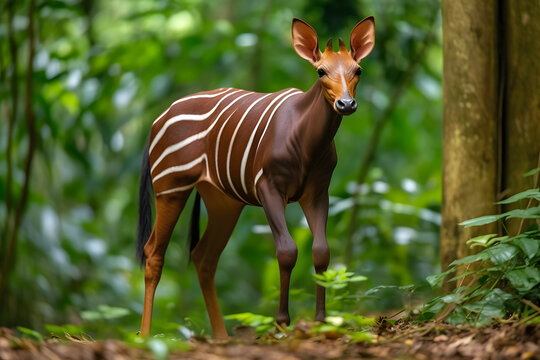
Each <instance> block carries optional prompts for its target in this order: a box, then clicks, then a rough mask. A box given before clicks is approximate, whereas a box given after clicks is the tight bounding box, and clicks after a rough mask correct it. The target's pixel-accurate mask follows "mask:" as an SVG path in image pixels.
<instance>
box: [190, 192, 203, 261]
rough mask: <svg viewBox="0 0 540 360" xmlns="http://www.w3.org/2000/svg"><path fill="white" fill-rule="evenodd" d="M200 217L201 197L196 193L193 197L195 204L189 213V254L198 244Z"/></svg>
mask: <svg viewBox="0 0 540 360" xmlns="http://www.w3.org/2000/svg"><path fill="white" fill-rule="evenodd" d="M200 217H201V195H200V194H199V192H198V191H197V193H196V195H195V203H194V204H193V211H192V212H191V223H190V226H189V252H190V253H191V252H192V251H193V249H195V246H197V243H198V242H199V238H200V236H199V225H200V221H199V219H200Z"/></svg>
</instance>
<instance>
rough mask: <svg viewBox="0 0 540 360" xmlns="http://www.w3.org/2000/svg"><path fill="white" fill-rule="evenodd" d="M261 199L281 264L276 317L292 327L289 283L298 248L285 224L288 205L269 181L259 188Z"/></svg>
mask: <svg viewBox="0 0 540 360" xmlns="http://www.w3.org/2000/svg"><path fill="white" fill-rule="evenodd" d="M259 198H260V199H261V203H262V206H263V208H264V212H265V214H266V218H267V219H268V224H269V225H270V228H271V229H272V234H273V235H274V241H275V242H276V256H277V260H278V264H279V280H280V281H279V282H280V288H279V291H280V293H279V309H278V314H277V316H276V321H277V323H278V324H280V325H282V324H286V325H290V323H291V318H290V316H289V283H290V280H291V272H292V269H293V268H294V265H295V264H296V258H297V256H298V248H297V247H296V244H295V243H294V241H293V239H292V237H291V235H290V234H289V231H288V230H287V224H286V222H285V206H286V205H287V202H286V200H285V199H284V196H283V195H282V194H280V193H279V192H278V191H277V190H276V189H275V188H274V187H273V186H272V185H270V184H269V183H268V181H262V183H261V185H260V187H259Z"/></svg>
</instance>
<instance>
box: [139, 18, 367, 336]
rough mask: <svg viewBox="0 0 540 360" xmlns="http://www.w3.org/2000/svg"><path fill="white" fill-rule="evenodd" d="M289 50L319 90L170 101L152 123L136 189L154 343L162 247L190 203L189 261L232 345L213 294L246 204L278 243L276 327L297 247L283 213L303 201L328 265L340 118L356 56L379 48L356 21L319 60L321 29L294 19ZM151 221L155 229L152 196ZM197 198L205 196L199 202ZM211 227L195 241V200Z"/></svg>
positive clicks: (323, 265)
mask: <svg viewBox="0 0 540 360" xmlns="http://www.w3.org/2000/svg"><path fill="white" fill-rule="evenodd" d="M292 40H293V46H294V49H295V50H296V52H297V53H298V55H300V57H302V58H304V59H306V60H307V61H309V62H310V63H311V64H312V65H313V66H314V67H315V68H316V69H317V73H318V76H319V78H318V80H317V81H316V82H315V84H314V85H313V87H312V88H311V89H310V90H309V91H307V92H302V91H300V90H298V89H295V88H290V89H285V90H281V91H278V92H275V93H268V94H263V93H256V92H251V91H246V90H239V89H233V88H222V89H217V90H212V91H207V92H200V93H196V94H193V95H190V96H187V97H184V98H181V99H179V100H177V101H175V102H174V103H173V104H172V105H171V106H170V107H169V108H168V109H167V110H166V111H165V112H163V113H162V114H161V115H160V116H159V117H158V118H157V119H156V120H155V121H154V123H153V124H152V128H151V131H150V137H149V141H148V143H147V145H146V148H145V151H144V153H143V162H142V174H141V181H140V187H139V227H138V240H137V256H138V259H139V260H140V261H141V264H144V261H145V259H146V267H145V277H144V278H145V295H144V309H143V315H142V324H141V331H140V333H141V334H142V335H149V333H150V322H151V316H152V306H153V301H154V293H155V290H156V286H157V284H158V282H159V279H160V277H161V270H162V267H163V263H164V256H165V251H166V250H167V245H168V244H169V239H170V237H171V234H172V231H173V228H174V226H175V224H176V222H177V220H178V217H179V215H180V213H181V212H182V210H183V209H184V206H185V204H186V201H187V199H188V197H189V195H190V193H191V192H192V190H193V189H194V188H195V189H196V191H197V194H196V199H195V206H194V211H193V214H192V221H191V230H192V231H191V233H192V236H191V246H190V250H191V252H190V256H191V259H192V261H193V263H194V265H195V268H196V271H197V275H198V278H199V284H200V286H201V290H202V293H203V296H204V301H205V304H206V308H207V311H208V315H209V317H210V322H211V325H212V331H213V335H214V337H215V338H226V337H227V331H226V329H225V325H224V323H223V319H222V315H221V312H220V309H219V305H218V299H217V296H216V290H215V286H214V275H215V272H216V268H217V264H218V260H219V256H220V254H221V252H222V251H223V249H224V248H225V245H226V244H227V242H228V240H229V237H230V235H231V233H232V231H233V228H234V226H235V224H236V222H237V220H238V217H239V215H240V212H241V211H242V208H243V207H244V206H245V205H254V206H262V207H263V209H264V212H265V214H266V217H267V219H268V223H269V225H270V228H271V230H272V234H273V236H274V240H275V243H276V255H277V260H278V263H279V271H280V297H279V310H278V314H277V317H276V321H277V322H278V323H279V324H287V325H289V324H290V317H289V309H288V308H289V299H288V298H289V280H290V276H291V271H292V269H293V267H294V265H295V263H296V258H297V254H298V249H297V247H296V244H295V242H294V241H293V239H292V237H291V235H290V234H289V232H288V230H287V225H286V223H285V207H286V205H287V204H288V203H291V202H296V201H298V202H299V203H300V206H301V207H302V210H303V212H304V214H305V216H306V219H307V222H308V225H309V227H310V229H311V232H312V234H313V247H312V253H313V263H314V267H315V271H316V273H318V274H320V273H322V272H324V271H325V270H326V269H327V267H328V263H329V261H330V251H329V248H328V243H327V241H326V234H325V233H326V220H327V217H328V187H329V184H330V178H331V176H332V172H333V170H334V167H335V166H336V163H337V156H336V150H335V145H334V140H333V139H334V135H335V134H336V131H337V130H338V127H339V125H340V123H341V120H342V118H343V116H344V115H350V114H352V113H353V112H355V111H356V108H357V104H356V101H355V100H354V96H355V93H356V86H357V84H358V81H359V77H360V73H361V72H362V70H361V67H360V66H359V65H358V64H359V62H360V60H362V59H363V58H364V57H366V56H367V55H368V54H369V53H370V52H371V50H372V49H373V46H374V43H375V21H374V19H373V17H371V16H370V17H368V18H366V19H364V20H362V21H361V22H359V23H358V24H357V25H356V26H355V27H354V29H353V30H352V32H351V35H350V51H347V48H346V46H345V44H344V42H343V40H342V39H339V51H338V52H334V50H333V48H332V39H330V40H329V41H328V43H327V45H326V49H325V51H324V53H321V51H320V50H319V43H318V39H317V34H316V32H315V30H314V29H313V28H312V27H311V26H310V25H308V24H307V23H306V22H304V21H302V20H300V19H296V18H295V19H293V21H292ZM151 187H153V191H154V194H155V208H156V218H155V223H154V227H153V229H152V232H151V234H150V228H151V222H152V220H151V211H150V200H151V195H150V191H149V190H150V188H151ZM199 194H200V195H199ZM201 197H202V199H203V201H204V204H205V206H206V209H207V212H208V225H207V227H206V230H205V232H204V234H203V236H202V238H200V239H199V235H198V234H199V230H198V227H199V213H200V198H201ZM325 314H326V313H325V289H324V287H321V286H319V285H317V286H316V314H315V320H317V321H324V319H325Z"/></svg>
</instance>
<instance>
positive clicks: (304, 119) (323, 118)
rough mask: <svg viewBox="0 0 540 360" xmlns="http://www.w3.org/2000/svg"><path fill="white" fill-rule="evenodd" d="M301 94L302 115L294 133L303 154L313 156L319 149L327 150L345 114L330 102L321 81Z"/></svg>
mask: <svg viewBox="0 0 540 360" xmlns="http://www.w3.org/2000/svg"><path fill="white" fill-rule="evenodd" d="M301 96H302V99H300V101H299V107H300V110H301V113H302V116H301V117H300V119H299V121H298V124H297V125H296V126H295V131H294V135H295V137H296V138H297V139H298V140H299V141H298V144H299V146H300V147H301V149H302V154H303V155H304V156H307V157H308V158H313V155H316V154H317V152H318V151H320V150H322V151H325V150H326V149H327V148H328V146H329V145H330V144H331V142H332V140H333V139H334V136H335V135H336V132H337V130H338V128H339V125H340V124H341V119H342V118H343V116H342V115H339V114H338V113H336V112H335V111H334V109H333V108H332V106H331V105H330V104H329V103H328V101H327V100H326V98H325V97H324V95H323V92H322V88H321V84H320V82H319V81H317V82H316V83H315V84H314V85H313V86H312V87H311V89H309V90H308V91H307V92H305V93H304V94H302V95H301Z"/></svg>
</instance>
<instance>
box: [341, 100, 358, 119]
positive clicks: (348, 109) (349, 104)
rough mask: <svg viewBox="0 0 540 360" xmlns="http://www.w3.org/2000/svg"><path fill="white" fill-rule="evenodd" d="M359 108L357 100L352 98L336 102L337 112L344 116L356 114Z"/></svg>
mask: <svg viewBox="0 0 540 360" xmlns="http://www.w3.org/2000/svg"><path fill="white" fill-rule="evenodd" d="M357 106H358V105H357V104H356V100H354V99H351V98H348V99H347V98H345V99H339V100H338V101H336V108H337V110H338V111H339V112H340V113H342V114H344V115H349V114H352V113H353V112H355V111H356V108H357Z"/></svg>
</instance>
